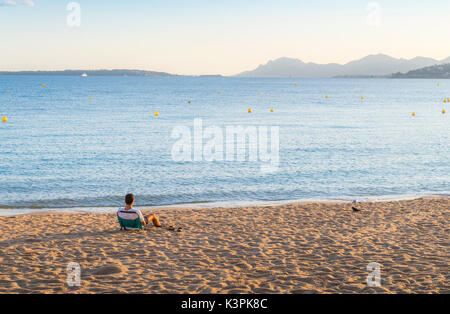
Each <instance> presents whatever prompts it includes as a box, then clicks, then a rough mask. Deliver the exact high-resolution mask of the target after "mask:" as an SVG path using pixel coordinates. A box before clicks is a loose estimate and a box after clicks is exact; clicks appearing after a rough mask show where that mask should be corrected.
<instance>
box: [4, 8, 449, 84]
mask: <svg viewBox="0 0 450 314" xmlns="http://www.w3.org/2000/svg"><path fill="white" fill-rule="evenodd" d="M77 2H78V3H79V4H80V8H81V19H80V26H79V27H69V26H68V25H67V16H68V14H70V11H67V10H66V9H67V5H68V4H69V3H70V1H65V0H64V1H63V0H33V1H31V0H14V1H13V0H0V38H1V44H0V60H1V61H0V70H7V71H13V70H64V69H100V68H105V69H113V68H131V69H142V70H154V71H164V72H169V73H174V74H223V75H230V74H236V73H239V72H242V71H245V70H252V69H254V68H255V67H257V66H258V65H259V64H262V63H266V62H267V61H269V60H273V59H276V58H279V57H291V58H298V59H301V60H303V61H305V62H310V61H311V62H316V63H330V62H337V63H345V62H348V61H352V60H354V59H359V58H362V57H364V56H366V55H369V54H377V53H384V54H388V55H391V56H393V57H397V58H399V57H402V58H413V57H415V56H425V57H431V58H436V59H439V60H441V59H445V58H447V57H450V41H449V40H448V35H449V33H450V1H449V0H435V1H432V2H430V1H425V0H409V1H407V0H382V1H375V2H373V1H365V0H364V1H362V0H341V1H337V0H314V1H311V0H295V1H294V0H226V1H225V0H220V1H219V0H161V1H153V0H139V1H138V0H127V1H117V0H115V1H106V0H79V1H77ZM370 4H372V5H370ZM72 21H74V20H72Z"/></svg>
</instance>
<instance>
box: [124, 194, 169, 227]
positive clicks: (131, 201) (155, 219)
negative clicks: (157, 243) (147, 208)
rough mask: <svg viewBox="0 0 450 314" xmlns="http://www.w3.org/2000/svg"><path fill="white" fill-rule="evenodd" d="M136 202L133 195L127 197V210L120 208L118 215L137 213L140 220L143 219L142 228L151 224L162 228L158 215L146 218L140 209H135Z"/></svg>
mask: <svg viewBox="0 0 450 314" xmlns="http://www.w3.org/2000/svg"><path fill="white" fill-rule="evenodd" d="M134 200H135V197H134V195H133V194H128V195H127V196H125V205H126V206H125V208H119V210H118V213H120V212H123V211H125V212H130V213H136V214H138V216H139V218H140V219H141V224H142V226H144V227H145V226H146V225H148V224H149V223H150V222H151V223H153V225H154V226H155V227H159V228H160V227H161V223H160V222H159V218H158V217H157V216H156V215H153V214H151V215H147V216H144V215H143V214H142V212H141V211H140V210H139V209H134V208H133V205H134Z"/></svg>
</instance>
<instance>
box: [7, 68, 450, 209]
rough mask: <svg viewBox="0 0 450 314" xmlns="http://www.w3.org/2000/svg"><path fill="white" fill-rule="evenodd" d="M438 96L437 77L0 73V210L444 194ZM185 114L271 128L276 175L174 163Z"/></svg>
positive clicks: (449, 151) (447, 161)
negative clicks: (276, 148) (275, 134)
mask: <svg viewBox="0 0 450 314" xmlns="http://www.w3.org/2000/svg"><path fill="white" fill-rule="evenodd" d="M43 83H45V84H46V87H43V86H42V84H43ZM296 83H298V84H299V86H298V87H296V86H295V84H296ZM437 83H440V85H439V86H437ZM149 89H150V90H149ZM218 91H220V94H219V93H218ZM325 95H328V96H329V97H328V99H326V98H325ZM361 96H364V100H362V99H361ZM91 97H92V100H90V98H91ZM448 97H450V81H445V80H443V81H440V82H438V81H435V80H393V79H242V78H220V77H197V78H195V77H167V78H151V77H87V78H83V77H62V76H61V77H58V76H49V77H42V76H0V114H1V115H5V116H7V117H8V122H7V123H0V214H13V213H19V212H20V213H22V212H33V211H40V210H43V209H68V208H70V209H75V210H79V209H80V210H84V211H91V210H92V211H94V210H109V209H111V208H115V207H117V206H119V205H121V204H122V199H123V196H124V195H125V194H126V193H128V192H133V193H134V194H136V196H137V205H140V206H163V205H173V204H188V203H225V204H233V203H237V202H243V203H253V202H271V201H284V200H286V201H287V200H304V199H316V200H331V199H334V200H336V199H337V200H352V199H360V200H364V199H383V198H403V197H406V196H410V197H414V196H423V195H449V194H450V145H449V144H450V132H449V131H450V120H449V118H450V117H449V114H450V108H449V106H450V104H444V103H443V99H444V98H448ZM188 100H190V101H191V103H190V104H189V103H188ZM248 108H252V111H253V112H252V114H248V113H247V110H248ZM270 108H274V112H273V113H271V112H270ZM443 109H446V110H447V114H442V110H443ZM155 111H158V112H159V113H160V115H159V117H155V115H154V112H155ZM412 112H415V113H416V116H415V117H412V115H411V114H412ZM196 118H201V119H202V120H203V125H204V127H208V126H219V127H223V128H225V127H226V126H239V125H242V126H252V125H253V126H278V127H279V130H280V133H279V145H280V153H279V157H280V165H279V169H278V171H276V172H272V173H265V172H261V171H260V165H259V163H258V162H250V161H244V162H237V161H235V162H230V161H228V162H227V161H222V162H206V161H200V162H176V161H174V160H173V158H172V155H171V151H172V147H173V145H174V143H175V142H176V139H173V138H172V137H171V133H172V130H173V129H174V128H175V127H177V126H188V127H191V128H192V127H193V122H194V119H196Z"/></svg>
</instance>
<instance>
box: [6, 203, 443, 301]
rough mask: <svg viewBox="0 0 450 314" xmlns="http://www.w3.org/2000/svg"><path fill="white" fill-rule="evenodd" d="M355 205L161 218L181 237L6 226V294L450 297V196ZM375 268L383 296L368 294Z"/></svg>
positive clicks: (34, 219) (98, 223)
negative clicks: (75, 280)
mask: <svg viewBox="0 0 450 314" xmlns="http://www.w3.org/2000/svg"><path fill="white" fill-rule="evenodd" d="M351 206H352V205H351V204H350V203H343V202H322V203H318V202H310V203H308V202H305V203H293V204H285V205H279V206H268V207H260V206H254V207H234V208H230V207H224V208H210V209H208V208H196V209H194V208H173V209H171V210H164V211H161V212H159V213H158V214H159V215H160V219H161V221H162V222H163V223H167V224H173V225H175V226H181V227H183V232H179V233H178V232H171V231H168V230H165V229H160V228H150V229H149V230H145V231H141V232H123V231H119V229H120V228H119V225H118V223H117V217H116V216H115V214H114V213H106V214H93V213H75V214H74V213H63V214H61V213H55V212H51V213H46V214H41V215H39V216H38V215H22V216H13V217H0V230H2V231H0V248H1V250H2V255H1V256H0V265H1V266H2V272H1V273H0V294H2V293H58V294H65V293H73V292H75V293H88V294H96V293H157V294H161V293H162V294H167V293H174V294H183V293H215V294H230V293H236V294H240V293H269V294H272V293H274V294H278V293H450V285H449V283H448V271H449V265H448V259H449V251H448V248H449V241H448V222H449V218H450V198H449V197H441V198H437V197H426V198H420V199H415V200H406V201H405V200H404V201H391V202H372V203H369V202H367V203H360V204H358V207H359V208H360V209H362V211H361V212H358V213H355V212H353V211H352V209H351ZM74 262H75V263H78V264H79V265H80V268H81V285H80V286H79V287H77V288H73V287H68V285H67V276H68V273H67V266H68V265H69V264H70V263H74ZM373 263H377V265H379V267H380V269H381V286H380V287H369V286H368V285H367V278H368V274H369V272H368V270H367V267H368V265H369V264H371V265H373Z"/></svg>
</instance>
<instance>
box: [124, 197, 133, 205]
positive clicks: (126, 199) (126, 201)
mask: <svg viewBox="0 0 450 314" xmlns="http://www.w3.org/2000/svg"><path fill="white" fill-rule="evenodd" d="M133 202H134V195H133V194H127V196H125V204H127V205H131V204H133Z"/></svg>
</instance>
